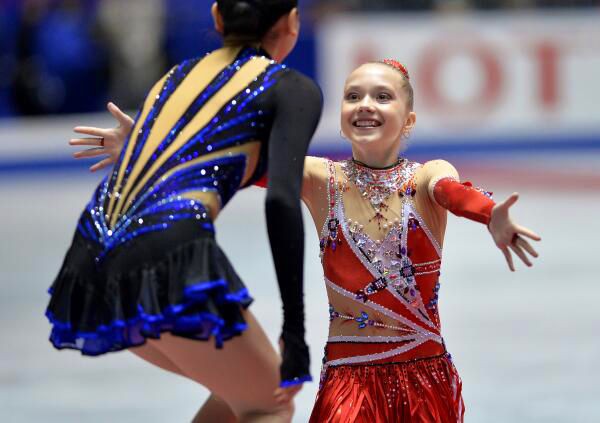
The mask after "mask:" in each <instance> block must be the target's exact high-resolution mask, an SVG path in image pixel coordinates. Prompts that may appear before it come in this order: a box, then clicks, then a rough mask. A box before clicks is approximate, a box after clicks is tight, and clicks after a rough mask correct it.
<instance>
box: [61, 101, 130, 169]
mask: <svg viewBox="0 0 600 423" xmlns="http://www.w3.org/2000/svg"><path fill="white" fill-rule="evenodd" d="M107 109H108V111H109V112H110V114H111V115H113V116H114V118H115V119H116V120H117V123H118V125H117V126H116V127H115V128H110V129H103V128H96V127H93V126H77V127H75V128H74V129H73V131H74V132H76V133H78V134H82V135H89V136H90V137H91V138H74V139H72V140H70V141H69V144H70V145H74V146H91V147H92V148H88V149H86V150H82V151H78V152H76V153H74V154H73V157H75V158H76V159H85V158H90V157H100V156H108V157H104V158H102V159H101V160H100V161H99V162H97V163H95V164H94V165H92V166H91V167H90V170H91V171H92V172H95V171H97V170H100V169H104V168H105V167H107V166H110V165H112V164H114V163H115V162H116V161H117V160H118V158H119V155H120V154H121V150H122V149H123V144H124V143H125V139H126V138H127V135H129V132H130V131H131V128H132V127H133V119H131V118H130V117H129V116H128V115H126V114H125V113H123V112H122V111H121V109H119V108H118V107H117V106H116V105H115V104H113V103H108V106H107Z"/></svg>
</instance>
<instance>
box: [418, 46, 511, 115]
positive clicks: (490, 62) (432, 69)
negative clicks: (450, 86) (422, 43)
mask: <svg viewBox="0 0 600 423" xmlns="http://www.w3.org/2000/svg"><path fill="white" fill-rule="evenodd" d="M457 56H463V57H464V56H468V57H470V58H472V59H474V62H475V63H477V64H478V67H479V69H480V71H481V73H482V75H483V84H482V86H481V89H480V91H479V92H478V93H477V94H476V95H475V96H473V97H472V98H469V99H466V100H465V101H457V100H454V99H451V98H450V97H449V96H448V95H446V93H445V92H444V90H443V87H441V86H440V71H441V70H442V67H443V65H444V64H445V63H446V62H448V61H450V60H451V59H452V58H454V57H457ZM502 71H503V69H502V65H501V63H500V61H499V60H498V55H497V53H496V52H495V51H494V50H493V49H492V48H490V47H489V46H486V45H484V44H480V43H479V44H476V43H473V42H470V41H464V42H463V41H456V40H453V42H452V43H436V44H435V45H432V46H430V47H429V48H425V49H424V50H423V52H422V55H421V59H420V60H419V61H418V71H417V73H416V74H417V78H418V84H419V88H418V93H419V95H420V97H421V100H422V101H423V105H424V106H426V107H427V109H429V110H430V111H432V112H434V113H441V114H443V115H445V116H449V115H452V116H465V117H467V116H471V117H475V116H477V117H481V115H482V113H488V112H491V111H492V110H493V108H494V107H495V106H496V105H497V104H498V102H499V100H500V95H501V92H502V88H503V73H502ZM464 77H467V76H466V75H455V76H454V77H453V78H457V79H460V78H464Z"/></svg>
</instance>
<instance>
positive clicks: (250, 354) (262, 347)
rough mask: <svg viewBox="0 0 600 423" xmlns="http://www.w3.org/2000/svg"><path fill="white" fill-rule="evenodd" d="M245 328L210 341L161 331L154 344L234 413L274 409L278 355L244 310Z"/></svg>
mask: <svg viewBox="0 0 600 423" xmlns="http://www.w3.org/2000/svg"><path fill="white" fill-rule="evenodd" d="M244 318H245V319H246V322H247V323H248V328H247V329H246V330H245V331H244V333H243V334H242V335H241V336H239V337H236V338H233V339H231V340H229V341H226V342H225V344H224V347H223V348H222V349H216V348H215V346H214V343H213V342H212V341H210V342H200V341H193V340H189V339H185V338H181V337H177V336H174V335H171V334H168V333H167V334H163V335H162V336H161V339H160V340H159V341H155V345H156V346H157V348H158V349H160V351H161V352H162V353H163V354H164V355H165V356H167V357H168V358H169V359H170V360H171V361H172V362H173V363H175V365H176V366H177V367H178V368H180V369H181V370H182V371H183V372H184V373H185V374H186V376H188V377H189V378H191V379H193V380H195V381H196V382H198V383H200V384H202V385H204V386H205V387H207V388H208V389H209V390H210V391H211V392H213V393H214V394H215V395H217V396H219V397H220V398H222V399H223V400H224V401H226V402H227V404H229V406H230V407H231V408H232V410H233V411H234V412H235V413H236V415H238V416H243V415H248V414H251V413H272V412H277V411H278V410H279V409H280V408H281V407H280V406H279V405H278V404H277V403H276V401H275V398H274V395H273V393H274V391H275V389H277V387H278V385H279V380H280V377H279V364H280V361H281V359H280V357H279V354H277V352H276V351H275V349H274V348H273V346H272V345H271V343H270V341H269V339H268V338H267V336H266V334H265V333H264V331H263V330H262V328H261V327H260V325H259V324H258V322H257V321H256V319H255V318H254V316H253V315H252V314H251V313H250V312H248V311H245V312H244Z"/></svg>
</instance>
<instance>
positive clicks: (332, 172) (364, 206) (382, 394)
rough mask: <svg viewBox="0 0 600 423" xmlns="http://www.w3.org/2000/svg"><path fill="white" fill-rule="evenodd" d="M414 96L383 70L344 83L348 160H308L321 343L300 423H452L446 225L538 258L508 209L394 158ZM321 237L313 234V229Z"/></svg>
mask: <svg viewBox="0 0 600 423" xmlns="http://www.w3.org/2000/svg"><path fill="white" fill-rule="evenodd" d="M415 121H416V115H415V113H414V111H413V89H412V87H411V85H410V80H409V75H408V72H407V71H406V69H405V68H404V66H402V65H401V64H400V63H398V62H396V61H393V60H386V61H384V62H382V63H368V64H365V65H363V66H360V67H359V68H358V69H356V70H355V71H354V72H352V74H351V75H350V76H349V77H348V79H347V81H346V85H345V88H344V99H343V102H342V113H341V125H342V132H343V134H344V136H345V137H347V138H348V139H349V140H350V142H351V143H352V159H351V160H346V161H343V162H338V163H334V162H331V161H325V160H323V159H317V158H308V159H307V161H306V165H305V170H304V190H303V199H304V201H305V203H306V204H307V205H308V207H309V209H310V211H311V213H312V216H313V218H314V221H315V223H316V224H317V230H319V231H320V234H321V241H320V242H321V254H322V263H323V269H324V274H325V284H326V287H327V294H328V297H329V303H330V309H329V320H330V328H329V339H328V342H327V346H326V349H325V358H324V366H323V372H322V379H321V386H320V390H319V393H318V396H317V400H316V404H315V406H314V409H313V412H312V416H311V420H310V421H311V422H314V423H316V422H340V423H341V422H361V423H366V422H369V423H373V422H420V423H421V422H432V423H433V422H444V423H446V422H460V421H462V419H463V413H464V407H463V401H462V396H461V380H460V378H459V376H458V373H457V372H456V369H455V368H454V366H453V364H452V362H451V360H450V355H449V354H448V352H447V351H446V347H445V345H444V341H443V338H442V336H441V325H440V316H439V314H438V307H437V304H438V291H439V289H440V282H439V278H440V269H441V266H442V245H443V241H444V233H445V229H446V214H447V211H450V212H452V213H454V214H456V215H458V216H462V217H465V218H468V219H471V220H475V221H477V222H480V223H483V224H485V225H487V226H488V229H489V231H490V233H491V235H492V238H493V240H494V242H495V244H496V245H497V246H498V248H500V249H501V250H502V252H503V253H504V255H505V257H506V260H507V262H508V265H509V267H510V269H511V270H514V265H513V259H512V255H511V251H512V252H514V253H515V254H516V255H517V256H518V257H519V258H521V259H522V260H523V262H525V263H526V264H527V265H528V266H530V265H531V262H530V260H529V258H528V257H527V255H526V253H528V254H530V255H532V256H535V257H537V253H536V252H535V250H534V249H533V248H532V247H531V245H530V244H529V243H528V242H527V241H526V240H525V238H524V237H529V238H531V239H534V240H539V239H540V238H539V237H538V236H537V235H536V234H534V233H533V232H531V231H530V230H528V229H526V228H523V227H521V226H519V225H517V224H515V223H514V222H513V221H512V220H511V219H510V216H509V208H510V207H511V206H512V205H513V204H514V203H515V202H516V201H517V198H518V197H517V194H513V195H511V196H510V197H509V198H508V199H507V200H506V201H504V202H503V203H500V204H497V205H496V204H495V203H494V202H493V201H492V199H491V198H490V195H488V193H486V192H484V191H482V190H480V189H477V188H473V187H472V186H471V185H470V184H469V183H463V184H461V183H460V182H459V177H458V173H457V171H456V170H455V169H454V167H453V166H452V165H451V164H449V163H448V162H445V161H442V160H435V161H430V162H427V163H425V164H424V165H421V164H419V163H415V162H411V161H408V160H407V159H404V158H399V154H400V151H401V150H402V148H403V147H404V146H403V139H404V138H406V137H407V136H408V134H409V133H410V131H411V130H412V129H413V127H414V125H415ZM321 228H322V229H321Z"/></svg>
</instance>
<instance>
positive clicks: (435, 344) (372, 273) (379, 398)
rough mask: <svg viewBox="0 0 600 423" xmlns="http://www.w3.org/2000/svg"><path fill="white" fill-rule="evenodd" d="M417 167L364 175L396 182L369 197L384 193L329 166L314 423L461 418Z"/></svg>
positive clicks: (437, 263) (403, 165) (436, 253)
mask: <svg viewBox="0 0 600 423" xmlns="http://www.w3.org/2000/svg"><path fill="white" fill-rule="evenodd" d="M419 167H420V165H419V164H418V163H414V162H408V161H406V160H403V161H400V162H399V164H397V165H396V166H394V167H393V168H390V169H386V170H373V169H368V170H369V175H371V178H372V177H373V175H374V177H375V179H378V178H379V177H380V176H381V179H387V180H388V181H389V180H391V181H392V182H393V184H392V185H393V186H392V187H389V186H388V187H387V189H388V192H385V189H383V190H380V192H373V189H379V188H381V187H378V186H377V183H375V184H372V186H371V187H369V186H367V184H371V183H372V182H373V180H370V181H368V180H365V178H362V177H361V174H360V172H361V171H365V169H364V168H362V169H361V166H360V165H359V164H357V163H356V162H353V161H345V162H341V163H340V164H334V163H333V162H328V168H329V182H328V193H329V214H328V219H327V220H326V222H325V225H324V227H323V231H322V238H321V257H322V263H323V269H324V275H325V284H326V286H327V293H328V298H329V302H330V309H329V312H330V331H329V339H328V342H327V346H326V348H325V357H324V360H323V372H322V377H321V386H320V388H319V392H318V395H317V400H316V404H315V406H314V409H313V412H312V415H311V419H310V422H311V423H317V422H319V423H321V422H327V423H333V422H335V423H349V422H357V423H380V422H381V423H383V422H405V423H408V422H419V423H426V422H432V423H433V422H442V423H446V422H462V420H463V414H464V405H463V401H462V396H461V388H462V383H461V380H460V377H459V375H458V373H457V371H456V369H455V367H454V365H453V364H452V361H451V359H450V355H449V354H448V353H447V351H446V348H445V345H444V341H443V339H442V336H441V331H440V319H439V315H438V308H437V302H438V291H439V287H440V285H439V276H440V267H441V259H442V249H441V246H440V245H439V243H438V241H437V240H436V239H435V237H434V236H433V234H432V232H431V231H430V230H429V228H428V227H427V226H426V224H425V221H424V219H423V218H422V217H421V215H420V214H419V213H418V212H417V206H416V199H415V198H416V196H415V193H416V189H415V188H416V184H415V172H416V171H417V169H418V168H419ZM390 177H391V178H390ZM367 179H368V178H367ZM375 182H377V180H376V181H375ZM361 185H362V186H361ZM370 188H371V191H369V189H370ZM390 188H391V191H393V192H390ZM421 194H425V193H421ZM420 198H423V197H420ZM365 200H366V201H365ZM350 209H352V210H350ZM351 212H352V213H351ZM374 227H376V230H373V228H374ZM374 232H378V233H379V234H380V236H377V237H375V238H379V239H374V237H373V236H372V235H370V233H371V234H372V233H374Z"/></svg>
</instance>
